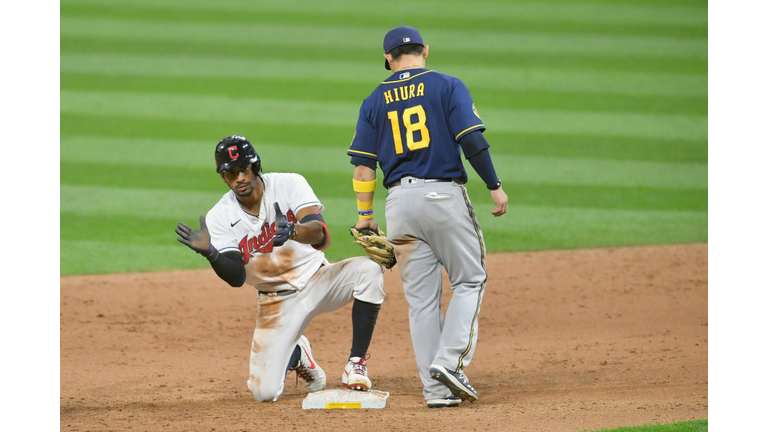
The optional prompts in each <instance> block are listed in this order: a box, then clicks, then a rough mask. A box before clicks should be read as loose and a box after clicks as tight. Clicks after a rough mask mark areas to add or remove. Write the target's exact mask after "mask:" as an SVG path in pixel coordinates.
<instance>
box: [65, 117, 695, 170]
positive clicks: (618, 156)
mask: <svg viewBox="0 0 768 432" xmlns="http://www.w3.org/2000/svg"><path fill="white" fill-rule="evenodd" d="M60 118H61V122H60V124H61V136H62V138H65V139H67V138H75V139H80V138H81V137H82V138H86V137H87V138H88V139H93V140H101V139H105V140H109V139H117V140H121V139H123V138H124V137H126V136H130V137H132V139H149V140H153V139H170V140H189V141H196V140H200V139H201V138H204V139H208V140H209V141H210V143H209V145H214V144H215V143H216V142H218V141H219V139H221V138H223V137H225V136H228V135H233V134H240V135H245V136H246V137H251V138H254V140H255V139H256V138H255V137H258V139H259V141H261V142H266V143H282V144H285V145H287V146H289V147H290V146H291V145H297V144H298V145H304V144H306V145H309V146H312V147H325V148H333V149H342V150H343V151H344V153H346V150H347V148H348V147H349V143H350V141H351V140H352V134H353V133H354V124H349V125H344V126H327V125H311V126H306V125H305V126H303V127H302V126H295V127H282V126H280V125H277V126H276V125H275V124H273V123H266V122H265V123H262V122H260V121H258V119H255V120H253V121H247V120H246V121H237V122H236V121H230V120H215V121H206V120H185V119H180V120H168V119H154V118H139V117H133V116H112V115H97V114H91V115H83V114H67V113H62V114H61V115H60ZM488 126H489V129H488V130H486V132H485V136H486V137H487V139H488V141H489V142H490V143H491V152H492V154H494V155H495V154H507V155H529V156H555V157H576V158H586V159H604V160H637V161H656V162H687V163H707V161H708V145H707V141H706V140H688V139H666V138H654V139H647V138H633V137H598V136H594V135H586V134H581V135H579V134H561V135H558V134H551V133H546V132H541V133H521V132H510V131H499V130H497V129H496V128H495V125H490V124H489V125H488ZM63 151H64V145H63V144H62V152H63ZM113 151H114V150H112V149H111V148H109V147H104V150H103V152H104V153H111V152H113Z"/></svg>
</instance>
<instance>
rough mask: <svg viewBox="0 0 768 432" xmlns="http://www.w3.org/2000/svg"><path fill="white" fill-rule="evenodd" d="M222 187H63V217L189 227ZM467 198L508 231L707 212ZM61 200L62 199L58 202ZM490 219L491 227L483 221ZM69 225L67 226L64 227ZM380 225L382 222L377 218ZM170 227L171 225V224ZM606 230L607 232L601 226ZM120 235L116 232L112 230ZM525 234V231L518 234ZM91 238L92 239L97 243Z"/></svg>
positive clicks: (334, 206)
mask: <svg viewBox="0 0 768 432" xmlns="http://www.w3.org/2000/svg"><path fill="white" fill-rule="evenodd" d="M226 191H227V189H226V186H224V185H223V184H222V185H221V192H220V193H202V192H195V191H180V190H144V189H121V188H108V187H97V186H69V185H63V186H62V207H61V212H62V214H69V215H72V216H78V218H76V219H79V217H80V216H84V217H86V218H88V217H93V218H98V217H109V216H120V215H123V216H126V217H136V218H139V219H146V220H150V219H157V218H181V219H185V218H189V220H188V222H187V223H188V224H195V223H196V222H197V218H198V216H199V215H201V214H202V215H205V214H206V213H207V212H208V210H210V209H211V208H212V207H213V206H214V205H215V204H216V202H218V200H219V199H220V198H221V196H222V195H223V194H224V192H226ZM316 195H318V198H319V199H320V201H321V202H322V203H323V205H324V206H325V211H324V213H323V214H324V216H325V217H326V219H328V220H331V221H337V222H339V223H341V222H340V221H344V220H345V219H351V220H354V219H356V214H355V200H354V196H353V194H352V193H350V194H349V197H341V198H335V197H330V198H329V197H327V196H326V195H324V194H322V193H318V192H317V191H316ZM384 195H385V194H379V196H377V197H376V199H375V202H374V208H375V209H379V211H380V212H382V213H383V210H384V207H383V206H384V201H385V197H384ZM475 195H476V196H474V197H472V199H473V203H472V206H473V208H475V210H476V212H477V214H478V215H479V217H480V218H481V219H483V220H485V221H486V222H483V223H485V224H487V227H486V226H485V225H484V226H483V229H484V230H486V229H487V230H491V231H495V230H508V229H513V228H512V227H513V226H516V227H519V228H521V229H522V228H523V227H522V226H527V227H529V228H530V227H539V228H542V227H546V226H548V225H558V224H561V223H563V220H567V221H569V222H568V223H569V224H570V223H573V224H574V225H579V224H583V225H591V223H590V222H592V223H596V221H598V220H607V219H611V218H613V219H616V220H617V221H618V220H640V221H650V220H653V219H665V218H674V217H675V216H681V217H683V218H685V219H687V220H693V219H700V218H701V217H702V216H703V217H704V218H706V216H707V213H706V211H683V210H676V211H664V210H636V209H604V208H584V207H569V206H551V205H550V206H533V205H519V204H514V203H512V205H510V207H509V209H510V214H511V215H517V216H518V217H519V218H507V219H500V218H493V217H492V216H491V210H492V209H494V208H495V207H494V206H493V204H492V202H491V200H490V198H489V197H488V196H487V195H484V196H478V195H477V194H475ZM64 197H66V200H65V199H63V198H64ZM490 220H494V222H487V221H490ZM70 222H71V221H68V223H67V225H69V224H70ZM382 222H383V218H382ZM173 226H174V227H175V224H174V225H173ZM606 228H607V227H606ZM115 230H120V227H115ZM522 230H524V229H522ZM108 231H109V230H105V232H104V233H103V235H104V237H103V238H102V240H109V239H111V238H113V237H114V236H116V237H121V236H123V234H119V233H116V234H114V235H113V234H110V233H109V232H108ZM132 236H135V237H136V238H143V234H140V232H139V231H137V232H136V233H134V234H132ZM98 237H99V236H95V237H94V238H98ZM62 239H69V240H71V239H72V238H70V237H69V236H68V234H66V233H64V232H62Z"/></svg>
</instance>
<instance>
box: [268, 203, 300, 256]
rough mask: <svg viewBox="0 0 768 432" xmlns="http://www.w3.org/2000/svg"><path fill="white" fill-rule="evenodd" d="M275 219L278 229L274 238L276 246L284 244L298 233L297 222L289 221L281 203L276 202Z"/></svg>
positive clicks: (273, 242) (273, 241)
mask: <svg viewBox="0 0 768 432" xmlns="http://www.w3.org/2000/svg"><path fill="white" fill-rule="evenodd" d="M275 213H277V216H275V219H276V221H277V230H276V231H275V238H274V239H273V240H272V244H273V245H274V246H276V247H277V246H282V245H284V244H285V242H287V241H288V240H293V239H295V238H296V236H297V235H298V233H297V232H296V224H295V223H293V222H288V219H286V218H285V216H283V212H282V211H280V204H278V203H275Z"/></svg>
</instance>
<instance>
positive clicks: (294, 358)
mask: <svg viewBox="0 0 768 432" xmlns="http://www.w3.org/2000/svg"><path fill="white" fill-rule="evenodd" d="M299 360H301V348H299V346H298V345H296V347H294V348H293V354H291V359H290V360H288V370H290V369H291V368H295V367H296V366H298V365H299ZM286 372H287V370H286Z"/></svg>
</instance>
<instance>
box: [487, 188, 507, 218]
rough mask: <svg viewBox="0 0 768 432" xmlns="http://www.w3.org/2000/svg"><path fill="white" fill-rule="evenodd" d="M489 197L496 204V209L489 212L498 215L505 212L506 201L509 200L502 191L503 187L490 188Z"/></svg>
mask: <svg viewBox="0 0 768 432" xmlns="http://www.w3.org/2000/svg"><path fill="white" fill-rule="evenodd" d="M491 199H492V200H493V202H494V203H495V204H496V209H495V210H493V211H492V212H491V213H492V214H493V215H494V216H496V217H499V216H501V215H503V214H504V213H506V212H507V201H509V199H508V198H507V194H506V193H504V187H499V188H498V189H496V190H492V191H491Z"/></svg>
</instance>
